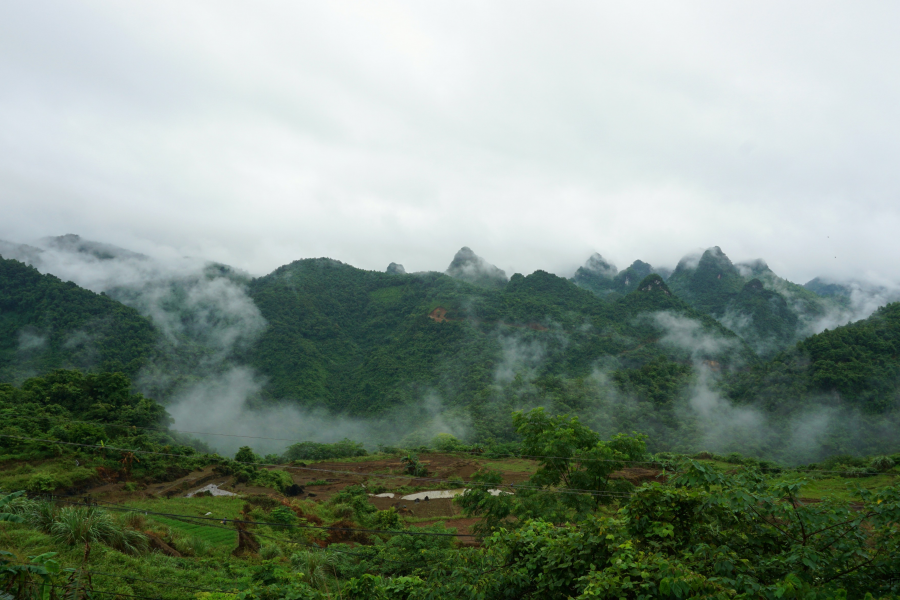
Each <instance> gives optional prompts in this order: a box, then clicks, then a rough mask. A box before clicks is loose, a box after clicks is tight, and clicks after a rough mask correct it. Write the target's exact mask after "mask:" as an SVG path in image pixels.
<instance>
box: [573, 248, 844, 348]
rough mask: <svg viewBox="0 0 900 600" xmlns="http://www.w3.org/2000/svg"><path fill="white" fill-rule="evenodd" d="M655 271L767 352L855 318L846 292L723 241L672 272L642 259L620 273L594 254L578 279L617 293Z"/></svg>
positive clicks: (613, 294) (705, 311)
mask: <svg viewBox="0 0 900 600" xmlns="http://www.w3.org/2000/svg"><path fill="white" fill-rule="evenodd" d="M651 272H659V273H660V274H661V275H662V276H663V279H664V280H665V281H666V283H667V284H668V285H669V287H670V288H671V289H672V292H673V293H674V294H675V295H677V296H678V297H679V298H681V299H683V300H684V301H685V302H686V303H687V304H689V305H690V306H691V307H693V308H694V309H696V310H697V311H699V312H701V313H703V314H707V315H710V316H712V317H714V318H715V319H717V320H718V321H719V322H721V323H722V324H723V325H725V326H726V327H728V328H729V329H731V330H732V331H734V332H735V333H737V334H738V335H740V336H741V337H742V338H743V339H744V340H745V341H746V342H747V343H748V344H749V345H750V346H751V347H752V348H753V349H754V350H755V352H756V353H757V355H759V356H760V357H762V358H771V357H772V356H774V355H775V354H777V353H778V352H780V351H782V350H785V349H787V348H789V347H791V346H792V345H793V344H795V343H796V342H798V341H799V340H801V339H803V338H804V337H806V336H808V335H810V334H812V333H815V332H816V331H817V330H819V329H820V325H819V323H820V322H822V321H825V320H827V319H828V318H829V317H830V319H831V320H832V321H836V322H846V321H848V320H850V313H848V312H847V310H846V308H847V300H846V297H845V296H843V295H835V294H831V295H828V294H825V295H819V294H817V293H816V292H815V291H814V289H825V288H823V287H822V286H818V287H817V286H816V285H813V286H812V288H809V289H808V288H807V287H804V286H801V285H798V284H795V283H792V282H790V281H787V280H786V279H783V278H781V277H779V276H778V275H776V274H775V273H773V272H772V270H771V269H770V268H769V266H768V265H767V264H766V263H765V261H763V260H755V261H750V262H747V263H739V264H734V263H732V262H731V260H730V259H729V258H728V256H726V255H725V253H724V252H722V250H721V248H719V247H718V246H715V247H713V248H709V249H708V250H706V251H704V252H703V253H701V254H697V255H688V256H686V257H684V258H682V259H681V260H680V261H679V262H678V265H677V267H676V268H675V270H674V271H673V272H671V273H667V272H666V271H664V270H662V269H654V268H653V267H652V266H651V265H649V264H647V263H645V262H642V261H639V260H638V261H635V262H634V264H632V265H631V266H630V267H629V268H628V269H626V270H625V271H622V272H621V273H618V272H617V270H616V267H615V266H613V265H611V264H609V263H608V262H606V261H605V260H604V259H603V258H602V257H601V256H600V255H599V254H594V255H593V256H591V257H590V258H589V259H588V261H587V263H586V264H585V266H583V267H581V268H579V269H578V270H577V271H576V273H575V276H574V277H573V278H572V281H573V282H574V283H575V284H576V285H578V286H580V287H583V288H585V289H588V290H590V291H592V292H594V293H596V294H597V295H599V296H600V297H607V298H617V297H619V294H621V293H626V292H627V291H630V290H631V289H634V286H635V285H636V277H635V275H637V274H641V277H643V276H645V275H646V274H649V273H651ZM811 283H813V282H811ZM629 284H630V287H629ZM807 285H808V286H809V285H810V284H807ZM827 289H829V290H830V289H831V288H827ZM835 289H838V288H835ZM839 289H840V290H844V289H845V288H844V287H839ZM847 294H849V292H847Z"/></svg>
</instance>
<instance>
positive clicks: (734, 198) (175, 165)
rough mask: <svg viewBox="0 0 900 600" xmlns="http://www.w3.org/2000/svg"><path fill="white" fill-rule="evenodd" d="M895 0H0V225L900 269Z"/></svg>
mask: <svg viewBox="0 0 900 600" xmlns="http://www.w3.org/2000/svg"><path fill="white" fill-rule="evenodd" d="M898 26H900V5H898V4H896V3H889V2H882V3H877V2H868V3H858V2H854V3H851V2H845V3H830V2H822V1H816V2H788V3H786V2H781V1H779V2H760V1H757V0H755V1H753V2H744V3H737V2H727V3H725V2H718V1H717V2H708V3H699V2H690V3H674V2H669V1H666V2H608V3H604V2H597V1H591V2H574V1H568V2H549V1H548V2H543V3H538V2H523V1H521V0H517V1H515V2H496V1H491V2H484V1H478V2H464V1H459V0H454V1H452V2H437V1H428V2H409V3H402V2H387V1H385V2H373V1H361V2H324V1H323V2H296V1H290V2H270V1H259V0H258V1H255V2H229V1H225V0H215V1H210V2H188V1H185V0H178V1H177V2H174V1H172V2H167V1H164V0H154V1H153V2H143V3H140V2H121V1H108V2H103V1H94V2H91V1H85V2H68V1H67V2H46V1H43V0H12V1H9V2H3V3H2V4H0V208H2V211H0V238H2V239H7V240H10V241H16V242H28V241H29V240H33V239H36V238H40V237H43V236H47V235H61V234H64V233H78V234H80V235H82V236H83V237H86V238H90V239H95V240H99V241H105V242H109V243H114V244H118V245H121V246H125V247H128V248H131V249H134V250H138V251H143V252H148V253H152V254H166V253H169V254H176V255H200V256H205V257H208V258H211V259H215V260H220V261H223V262H226V263H229V264H233V265H235V266H238V267H241V268H244V269H247V270H249V271H250V272H252V273H254V274H262V273H265V272H268V271H270V270H271V269H273V268H275V267H277V266H279V265H281V264H284V263H287V262H290V261H291V260H295V259H298V258H305V257H313V256H330V257H332V258H336V259H339V260H342V261H344V262H348V263H351V264H353V265H356V266H360V267H364V268H369V269H378V270H382V269H384V268H385V267H386V266H387V264H388V263H389V262H391V261H396V262H399V263H402V264H404V265H405V266H406V268H407V270H408V271H409V270H428V269H431V270H443V269H445V268H446V267H447V265H448V264H449V262H450V260H451V258H452V256H453V254H454V253H455V252H456V250H457V249H458V248H459V247H460V246H463V245H468V246H470V247H472V248H473V249H474V250H475V251H476V252H477V253H478V254H480V255H482V256H484V257H485V258H486V259H488V260H489V261H490V262H492V263H494V264H496V265H497V266H499V267H501V268H503V269H505V270H506V271H507V273H508V274H511V273H512V272H523V273H530V272H531V271H533V270H535V269H539V268H542V269H546V270H550V271H552V272H556V273H559V274H561V275H566V276H568V275H571V273H572V271H573V270H574V268H575V267H576V266H577V265H579V264H581V263H583V262H584V261H585V259H586V258H587V257H588V256H589V255H590V253H591V252H594V251H599V252H600V253H602V254H603V255H604V256H606V257H607V258H608V259H610V260H611V261H612V262H615V263H616V264H617V265H618V266H619V267H620V268H624V267H625V266H627V265H628V264H629V263H630V262H631V261H633V260H634V259H636V258H640V259H643V260H645V261H648V262H650V263H652V264H654V265H661V266H662V265H670V266H673V265H674V264H675V262H676V261H677V260H678V258H679V257H680V256H682V255H684V254H686V253H689V252H692V251H694V250H696V249H698V248H705V247H709V246H712V245H719V246H721V247H722V249H723V250H724V251H725V252H726V253H727V254H728V255H729V256H730V257H731V258H732V259H733V260H736V261H737V260H742V259H750V258H756V257H762V258H765V259H766V260H767V261H768V262H769V264H770V266H771V267H772V268H773V269H774V270H775V271H776V272H777V273H779V274H781V275H783V276H786V277H788V278H790V279H792V280H794V281H798V282H801V283H803V282H805V281H807V280H808V279H810V278H812V277H814V276H816V275H830V276H834V277H846V276H854V275H860V274H866V275H869V276H872V277H878V278H884V279H887V280H892V281H896V280H898V279H900V273H898V270H897V267H896V265H898V264H900V244H898V243H897V239H898V231H900V177H898V173H900V168H898V166H900V165H898V159H900V131H898V130H900V114H898V110H900V89H898V87H900V64H898V63H900V36H898V35H897V31H898Z"/></svg>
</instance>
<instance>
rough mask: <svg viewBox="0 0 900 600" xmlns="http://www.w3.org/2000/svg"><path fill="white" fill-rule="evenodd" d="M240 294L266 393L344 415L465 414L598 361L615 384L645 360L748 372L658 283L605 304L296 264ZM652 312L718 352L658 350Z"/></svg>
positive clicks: (539, 288) (545, 283)
mask: <svg viewBox="0 0 900 600" xmlns="http://www.w3.org/2000/svg"><path fill="white" fill-rule="evenodd" d="M250 294H251V297H252V298H253V299H254V301H255V302H256V304H257V305H258V306H259V308H260V311H261V312H262V315H263V317H264V318H265V319H266V321H267V322H268V324H269V325H268V327H267V329H266V331H265V332H264V333H263V335H262V336H261V338H260V339H259V341H258V342H257V343H256V345H255V347H254V349H253V351H252V353H251V355H250V360H251V361H252V364H253V365H254V366H255V367H256V368H257V369H258V370H259V371H260V372H261V373H264V374H265V375H266V376H267V377H268V378H269V386H268V388H267V391H268V393H270V394H271V395H272V396H273V397H282V398H293V399H296V400H298V401H300V402H303V403H308V404H319V403H321V404H324V405H325V406H327V407H329V408H331V409H334V410H346V411H352V412H353V413H355V414H360V413H362V414H365V413H374V412H378V411H380V410H383V409H385V408H387V407H390V406H396V405H398V404H405V403H408V402H412V401H415V400H416V399H417V398H420V397H421V396H422V394H423V393H424V392H425V391H426V390H428V389H431V390H436V391H437V392H438V393H440V394H441V395H442V397H443V398H445V399H446V400H447V401H448V402H450V403H452V404H466V405H468V404H472V403H473V400H475V399H477V398H484V396H485V394H491V393H493V391H494V388H496V387H497V386H498V383H499V384H502V383H509V382H510V381H512V380H513V379H515V377H516V376H517V375H523V374H524V376H526V377H528V378H531V379H534V380H539V381H540V380H548V379H555V380H559V379H566V380H568V379H575V380H578V379H584V378H585V377H588V376H590V375H591V374H592V372H593V371H594V370H595V368H596V365H597V362H598V361H599V360H606V361H607V363H608V364H609V365H610V366H612V367H614V370H616V371H617V372H620V375H619V376H620V377H623V378H629V377H630V376H629V375H628V373H627V372H628V371H631V370H640V369H642V368H643V367H645V365H647V364H648V363H651V362H654V361H659V360H664V361H669V362H672V361H675V362H678V363H680V364H690V363H691V360H716V361H718V362H720V363H721V364H724V365H730V364H736V363H737V362H742V363H743V362H752V361H753V360H755V357H754V356H753V353H752V351H751V350H750V349H749V348H748V347H746V346H745V345H744V344H743V343H742V342H741V341H740V340H739V339H738V338H737V336H735V334H734V333H732V332H730V331H729V330H727V329H726V328H725V327H723V326H722V325H720V324H719V323H718V322H716V321H715V320H714V319H712V318H710V317H708V316H706V315H702V314H700V313H698V312H696V311H694V310H693V309H691V308H690V307H689V306H687V305H686V304H684V303H683V302H681V301H680V300H679V299H678V298H676V297H675V296H674V295H673V294H671V292H669V290H668V289H667V288H666V285H665V283H664V282H663V281H662V279H661V278H660V277H659V276H658V275H654V276H650V277H648V278H646V279H645V281H644V282H643V283H641V284H640V287H639V288H638V289H636V290H635V291H634V292H632V293H631V294H628V295H626V296H623V297H622V298H619V299H618V300H616V301H614V302H605V301H603V300H601V299H599V298H597V297H596V296H595V295H594V294H591V293H589V292H587V291H584V290H581V289H579V288H578V287H577V286H575V285H574V284H572V283H571V282H569V281H567V280H566V279H563V278H561V277H557V276H555V275H551V274H549V273H546V272H543V271H537V272H535V273H533V274H531V275H529V276H527V277H525V276H522V275H520V274H515V275H513V277H512V278H511V279H510V281H509V283H508V284H507V285H506V286H504V287H503V288H502V289H500V290H491V289H487V288H484V287H478V286H473V285H470V284H467V283H465V282H461V281H458V280H456V279H453V278H450V277H448V276H446V275H442V274H438V273H425V274H411V275H391V274H386V273H378V272H372V271H363V270H361V269H356V268H354V267H351V266H349V265H345V264H343V263H340V262H338V261H333V260H328V259H309V260H302V261H297V262H294V263H292V264H290V265H287V266H285V267H282V268H280V269H278V270H276V271H275V272H273V273H272V274H270V275H267V276H265V277H261V278H259V279H256V280H254V281H253V283H252V284H251V286H250ZM659 312H665V313H667V314H669V315H671V316H673V317H679V318H683V319H690V320H692V321H695V322H697V323H698V324H699V331H700V332H702V333H703V334H705V335H709V336H718V337H721V338H722V339H724V340H727V341H728V342H731V343H729V344H725V345H724V346H726V347H725V348H724V349H722V350H718V349H716V350H701V351H700V354H697V352H694V351H693V350H692V349H690V348H687V347H684V346H679V345H678V344H672V345H669V344H665V343H661V342H660V340H661V338H664V337H665V336H666V330H665V326H664V325H663V324H660V323H659V322H658V321H655V320H653V318H651V315H652V314H654V313H659ZM704 352H706V353H705V354H704ZM507 373H508V375H507ZM504 377H508V379H509V381H505V380H504Z"/></svg>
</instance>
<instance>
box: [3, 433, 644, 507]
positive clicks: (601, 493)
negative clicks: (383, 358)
mask: <svg viewBox="0 0 900 600" xmlns="http://www.w3.org/2000/svg"><path fill="white" fill-rule="evenodd" d="M0 438H11V439H17V440H23V441H29V442H41V443H47V444H58V445H63V446H78V447H83V448H101V449H105V450H117V451H119V452H131V453H134V454H150V455H156V456H168V457H175V458H190V457H191V456H192V455H186V454H174V453H171V452H156V451H153V450H140V449H130V448H119V447H116V446H106V445H100V444H80V443H76V442H63V441H60V440H48V439H42V438H30V437H24V436H15V435H8V434H0ZM201 456H202V455H201ZM207 456H209V455H207ZM224 460H229V461H230V462H236V463H238V464H246V465H252V466H256V467H269V468H273V469H289V470H294V471H313V472H317V473H332V474H337V475H350V476H353V477H380V478H385V479H409V480H412V481H431V482H437V483H448V484H457V483H462V484H463V485H466V486H470V487H482V488H497V487H506V488H511V489H513V490H536V491H543V492H546V493H554V494H587V495H591V496H610V497H629V496H630V494H629V493H627V492H610V491H598V490H583V489H576V488H559V489H555V490H550V489H545V488H541V487H538V486H529V485H522V484H514V483H502V482H501V483H481V482H477V481H463V480H458V481H457V480H452V479H441V478H437V477H416V476H414V475H402V474H384V473H359V472H355V471H338V470H335V469H317V468H315V467H300V466H296V465H278V464H267V463H258V462H251V461H240V460H231V459H224Z"/></svg>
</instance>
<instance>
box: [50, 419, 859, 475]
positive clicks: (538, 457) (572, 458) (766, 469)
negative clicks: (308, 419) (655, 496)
mask: <svg viewBox="0 0 900 600" xmlns="http://www.w3.org/2000/svg"><path fill="white" fill-rule="evenodd" d="M38 418H41V419H48V420H56V421H63V422H68V423H86V424H90V425H100V426H104V427H120V428H123V429H144V430H147V431H156V432H160V433H184V434H190V435H211V436H221V437H236V438H245V439H254V440H269V441H281V442H294V443H304V442H307V441H309V440H297V439H294V438H276V437H265V436H254V435H239V434H234V433H215V432H211V431H185V430H180V429H166V428H160V427H144V426H139V425H125V424H118V423H97V422H96V421H79V420H76V419H60V418H59V417H52V416H42V417H38ZM448 454H470V455H474V456H483V457H485V458H499V457H509V458H526V459H530V460H546V459H552V460H569V461H578V462H616V463H624V464H630V465H659V464H660V463H664V462H668V460H667V459H658V460H625V459H614V458H593V457H578V456H546V455H532V454H515V453H503V454H499V453H493V452H478V451H473V450H453V451H450V452H448ZM486 454H491V455H492V456H490V457H488V456H485V455H486ZM684 458H686V459H691V457H689V456H685V457H684ZM314 460H318V459H314ZM324 460H327V459H324ZM691 460H693V459H691ZM250 464H261V463H250ZM735 466H746V465H735ZM757 468H758V469H759V470H760V471H763V472H769V471H775V472H783V471H795V472H799V473H846V472H847V470H846V469H845V470H839V469H833V470H827V469H808V470H806V471H802V470H799V468H798V467H757Z"/></svg>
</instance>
